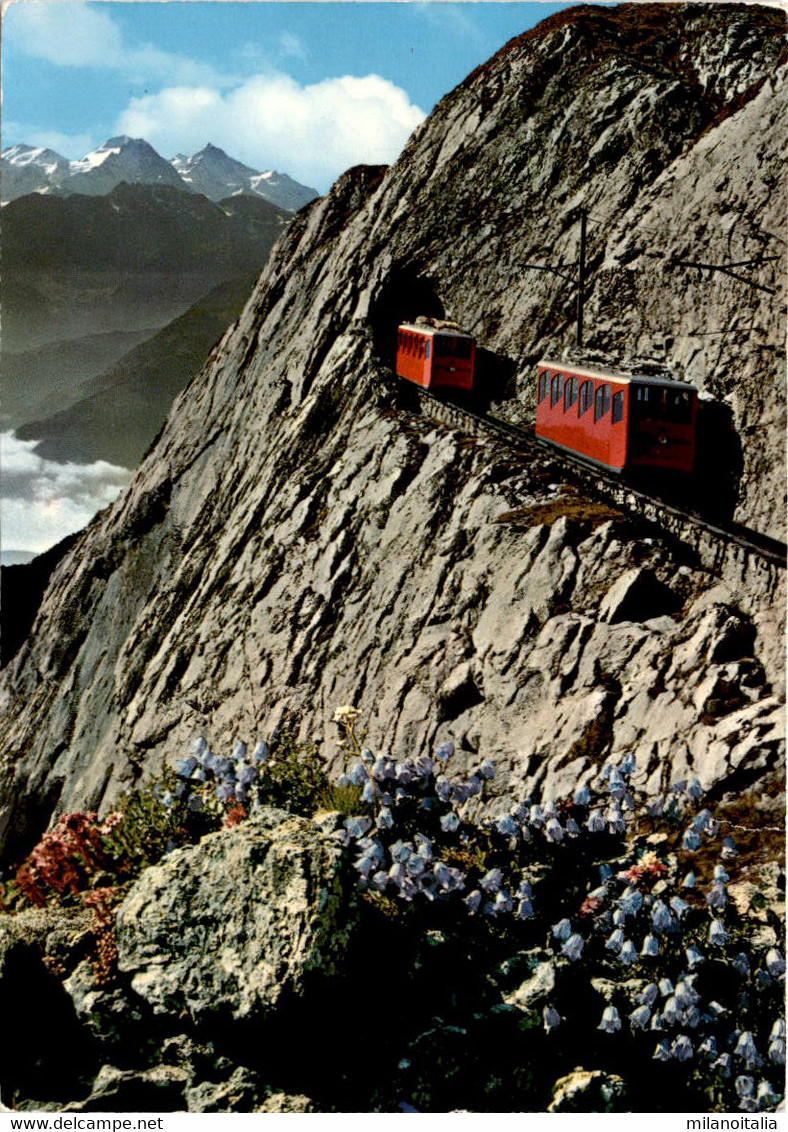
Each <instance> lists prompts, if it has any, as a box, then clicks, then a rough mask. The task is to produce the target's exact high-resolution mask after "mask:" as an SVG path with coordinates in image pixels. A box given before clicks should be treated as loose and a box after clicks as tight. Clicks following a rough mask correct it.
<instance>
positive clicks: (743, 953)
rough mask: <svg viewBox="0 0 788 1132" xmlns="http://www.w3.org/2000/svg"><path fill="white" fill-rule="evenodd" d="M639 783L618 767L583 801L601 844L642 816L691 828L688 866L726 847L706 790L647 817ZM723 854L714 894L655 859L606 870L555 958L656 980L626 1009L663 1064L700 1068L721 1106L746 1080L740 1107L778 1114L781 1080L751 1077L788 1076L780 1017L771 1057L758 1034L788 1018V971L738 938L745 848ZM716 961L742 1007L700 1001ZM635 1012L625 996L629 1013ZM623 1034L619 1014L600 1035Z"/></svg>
mask: <svg viewBox="0 0 788 1132" xmlns="http://www.w3.org/2000/svg"><path fill="white" fill-rule="evenodd" d="M633 771H634V760H632V759H631V758H628V759H627V760H625V761H624V762H623V763H621V764H619V765H618V766H615V765H610V764H608V765H606V766H605V767H604V768H603V770H602V772H601V774H600V775H599V777H598V778H597V779H596V780H595V781H594V782H593V783H592V784H591V786H590V788H587V787H584V788H582V789H581V790H579V791H578V792H576V794H575V796H574V799H573V803H574V806H575V807H577V806H580V807H581V808H582V809H584V810H586V811H587V813H588V816H587V817H586V819H585V821H581V823H580V824H582V825H584V826H585V828H586V829H587V830H588V831H589V832H592V833H594V832H602V830H603V829H604V828H605V827H607V829H608V830H610V831H611V832H613V831H614V830H615V831H618V829H619V822H620V821H622V820H623V821H625V822H626V821H627V818H628V817H629V816H630V815H632V814H635V813H636V814H638V815H639V816H640V817H643V816H648V817H651V818H670V819H672V820H673V822H674V824H676V825H677V826H678V827H679V828H680V827H681V826H684V825H686V828H685V829H684V830H683V833H682V835H681V838H680V845H681V848H682V850H683V851H684V853H685V854H687V855H689V856H690V857H691V855H692V854H695V853H696V852H698V851H699V850H700V849H701V848H702V847H706V848H707V849H713V848H714V847H715V843H716V842H717V841H718V840H719V834H720V823H719V821H718V820H716V819H715V818H714V816H713V815H712V813H711V811H710V810H709V809H700V810H699V811H698V812H697V813H693V810H697V808H698V805H699V799H700V798H701V797H702V794H703V791H702V789H701V787H700V784H699V782H698V780H697V779H692V780H690V781H686V780H684V781H680V782H676V783H674V784H673V786H672V787H671V788H670V790H669V791H668V793H667V794H666V795H663V796H660V797H658V798H656V799H653V798H652V799H650V800H649V801H648V802H647V803H646V805H645V806H643V807H637V806H636V805H635V803H634V799H633V797H632V795H631V794H630V793H629V785H628V779H629V777H630V776H631V774H632V772H633ZM594 795H596V797H594ZM624 815H626V817H625V816H624ZM611 827H612V828H611ZM717 852H718V857H719V859H718V861H717V863H716V864H715V865H714V867H713V873H712V876H711V878H710V882H709V883H707V884H706V885H705V887H704V886H702V885H700V884H699V882H698V879H697V877H696V875H695V872H694V871H693V870H692V869H690V870H689V871H687V872H686V873H685V875H684V876H683V878H682V879H681V880H679V879H678V876H676V877H675V878H674V879H673V880H670V879H669V873H670V870H669V869H668V867H667V865H666V864H665V863H664V862H662V861H660V860H659V858H658V856H657V854H656V853H653V852H648V853H645V854H643V855H642V856H641V858H640V861H639V862H638V863H637V864H636V865H633V866H631V867H629V868H628V869H621V870H620V871H619V872H618V873H617V874H614V872H613V870H612V869H611V867H610V865H609V864H603V865H602V866H600V870H599V882H600V883H599V884H598V886H597V887H596V888H594V889H593V890H591V891H590V892H589V893H588V894H587V897H586V899H585V901H584V902H583V904H582V905H581V907H580V909H578V913H579V914H578V919H577V923H576V924H574V925H573V923H572V921H571V920H570V919H567V918H565V919H562V920H559V921H558V922H557V923H556V924H554V925H553V926H552V931H551V935H552V941H553V946H554V947H555V948H556V949H558V951H559V954H560V956H561V957H563V958H564V959H566V960H568V961H569V962H577V961H578V960H580V959H581V957H583V956H584V955H585V958H586V960H588V961H590V962H593V963H595V964H596V965H597V973H598V974H605V975H607V976H608V977H610V975H611V974H612V975H613V976H614V977H615V975H616V968H617V969H618V971H620V972H621V973H622V974H623V973H624V972H629V969H630V968H632V971H631V973H629V974H628V976H627V977H628V979H629V980H630V981H631V979H632V977H633V976H635V977H637V976H638V975H642V976H644V977H643V979H642V986H641V987H640V989H639V990H638V991H637V992H636V993H635V994H634V995H633V996H632V997H631V998H630V999H629V1001H628V1002H627V1003H626V1019H627V1023H628V1028H629V1030H630V1031H631V1033H632V1034H633V1035H635V1034H637V1035H643V1039H644V1040H645V1039H646V1034H649V1035H651V1036H652V1039H653V1040H655V1045H654V1046H653V1050H652V1055H651V1056H652V1057H653V1058H654V1059H655V1060H657V1061H663V1062H666V1061H675V1062H686V1063H689V1065H690V1067H691V1068H692V1071H693V1072H694V1074H695V1076H696V1077H697V1079H699V1080H700V1081H702V1082H703V1083H704V1084H707V1085H709V1087H710V1088H711V1089H714V1088H716V1089H717V1091H718V1092H719V1093H720V1094H725V1093H726V1092H727V1090H726V1082H728V1079H732V1078H733V1076H734V1075H735V1074H736V1073H737V1072H738V1073H739V1075H738V1076H736V1077H735V1081H734V1082H733V1084H734V1092H735V1100H736V1102H737V1103H738V1105H739V1108H740V1109H742V1110H743V1111H746V1112H758V1111H762V1110H764V1109H769V1108H773V1107H774V1105H775V1104H776V1103H777V1101H778V1100H779V1098H780V1095H781V1094H780V1091H779V1090H777V1089H775V1088H773V1086H772V1084H771V1082H770V1081H769V1080H767V1079H765V1078H761V1079H760V1080H759V1081H757V1082H756V1080H755V1078H754V1077H752V1076H750V1075H749V1074H750V1072H751V1071H753V1070H756V1069H763V1068H764V1067H765V1066H766V1064H767V1063H768V1062H771V1063H772V1066H773V1068H774V1070H775V1071H777V1072H779V1073H780V1077H781V1078H782V1076H783V1071H782V1069H781V1068H779V1067H782V1066H784V1065H785V1023H784V1021H783V1019H782V1017H777V1018H776V1019H774V1015H772V1018H773V1019H774V1020H773V1022H772V1028H771V1030H770V1031H769V1036H768V1039H765V1046H766V1048H764V1050H763V1051H760V1050H759V1049H758V1047H757V1045H756V1040H755V1034H754V1030H755V1029H756V1027H757V1028H760V1030H761V1031H762V1032H763V1027H764V1020H765V1019H766V1022H767V1024H768V1023H769V1022H770V1021H771V1020H770V1019H768V1015H766V1014H765V1010H767V1009H771V1010H773V1011H774V1012H775V1013H776V1012H777V1011H778V1010H779V1009H780V1003H781V1002H782V998H783V984H784V980H785V961H784V959H783V956H782V955H781V953H780V952H779V950H778V949H777V948H776V947H772V948H770V949H768V950H766V951H765V953H762V954H756V953H754V952H753V951H752V949H751V948H750V947H749V945H748V941H747V939H746V936H745V935H744V934H743V933H742V932H741V931H740V930H738V927H737V917H736V915H735V914H732V915H731V916H730V917H729V920H730V922H727V921H726V911H727V910H729V903H730V901H729V895H728V889H727V885H728V882H729V881H730V879H731V878H730V874H729V872H728V868H727V867H726V866H730V865H731V863H732V862H735V860H736V858H737V857H738V850H737V849H736V846H735V843H734V841H733V839H732V838H730V837H725V838H723V839H722V841H721V844H720V845H719V847H718V849H717ZM738 948H743V950H738ZM713 960H721V961H722V962H724V963H725V964H726V965H727V966H728V967H729V968H730V969H732V970H733V971H735V972H736V974H737V976H738V980H739V986H738V989H737V993H736V995H735V1000H734V1001H726V1003H725V1004H723V1003H721V1002H719V1001H717V1000H716V999H715V998H713V997H709V993H710V992H709V991H708V989H707V991H706V997H705V998H704V996H703V995H701V993H699V991H698V989H697V986H696V984H697V982H698V979H699V974H700V969H701V967H702V965H703V964H704V963H706V962H708V961H713ZM660 976H661V977H660ZM770 992H773V993H770ZM713 993H714V992H713V991H712V992H711V994H713ZM720 997H725V996H724V995H723V994H720ZM728 997H730V996H728ZM767 999H768V1000H770V1003H769V1006H768V1007H767V1005H766V1002H767ZM624 1002H625V998H624V996H623V992H622V996H621V1000H620V1002H619V1006H623V1005H624ZM543 1021H544V1026H545V1029H546V1030H547V1031H548V1032H550V1031H552V1030H554V1029H556V1028H557V1027H558V1026H559V1025H560V1024H561V1022H562V1021H563V1020H562V1018H561V1016H560V1014H559V1013H558V1011H557V1010H556V1009H555V1008H554V1007H553V1006H548V1007H546V1008H545V1011H544V1014H543ZM623 1025H624V1023H623V1021H622V1017H621V1013H620V1012H619V1007H617V1006H616V1005H614V1004H612V1003H609V1004H608V1005H607V1006H606V1007H605V1008H604V1010H603V1013H602V1017H601V1019H600V1022H599V1024H598V1027H597V1028H598V1029H599V1030H601V1031H602V1032H604V1033H609V1034H612V1033H616V1032H617V1031H619V1030H621V1029H622V1026H623ZM731 1099H733V1098H731Z"/></svg>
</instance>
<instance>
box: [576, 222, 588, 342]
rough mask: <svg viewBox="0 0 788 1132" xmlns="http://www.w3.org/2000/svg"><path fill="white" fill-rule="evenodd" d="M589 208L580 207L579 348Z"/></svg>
mask: <svg viewBox="0 0 788 1132" xmlns="http://www.w3.org/2000/svg"><path fill="white" fill-rule="evenodd" d="M587 222H588V209H586V208H581V209H580V248H579V250H578V253H577V348H578V350H580V349H582V347H583V299H584V297H585V285H586V224H587Z"/></svg>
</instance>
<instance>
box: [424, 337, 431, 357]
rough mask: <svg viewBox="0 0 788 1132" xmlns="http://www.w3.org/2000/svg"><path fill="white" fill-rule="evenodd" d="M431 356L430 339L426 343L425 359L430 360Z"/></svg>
mask: <svg viewBox="0 0 788 1132" xmlns="http://www.w3.org/2000/svg"><path fill="white" fill-rule="evenodd" d="M429 356H430V340H429V338H428V339H427V341H426V342H425V343H424V357H425V358H428V357H429Z"/></svg>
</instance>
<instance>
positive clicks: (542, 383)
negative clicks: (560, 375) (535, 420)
mask: <svg viewBox="0 0 788 1132" xmlns="http://www.w3.org/2000/svg"><path fill="white" fill-rule="evenodd" d="M546 396H547V372H546V371H545V370H542V372H541V373H540V374H539V392H538V399H539V401H540V402H541V401H544V399H545V397H546Z"/></svg>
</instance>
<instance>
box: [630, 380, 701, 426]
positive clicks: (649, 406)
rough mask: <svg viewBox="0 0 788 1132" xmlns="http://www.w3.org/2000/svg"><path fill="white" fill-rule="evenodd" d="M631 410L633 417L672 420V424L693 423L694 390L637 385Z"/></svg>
mask: <svg viewBox="0 0 788 1132" xmlns="http://www.w3.org/2000/svg"><path fill="white" fill-rule="evenodd" d="M630 412H631V413H632V415H633V419H637V420H659V421H670V422H671V423H672V424H691V422H692V390H684V389H675V388H671V387H670V386H664V385H663V386H657V385H652V386H645V385H641V386H638V387H637V390H636V396H635V400H634V401H633V402H632V403H631V406H630Z"/></svg>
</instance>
